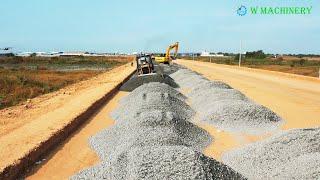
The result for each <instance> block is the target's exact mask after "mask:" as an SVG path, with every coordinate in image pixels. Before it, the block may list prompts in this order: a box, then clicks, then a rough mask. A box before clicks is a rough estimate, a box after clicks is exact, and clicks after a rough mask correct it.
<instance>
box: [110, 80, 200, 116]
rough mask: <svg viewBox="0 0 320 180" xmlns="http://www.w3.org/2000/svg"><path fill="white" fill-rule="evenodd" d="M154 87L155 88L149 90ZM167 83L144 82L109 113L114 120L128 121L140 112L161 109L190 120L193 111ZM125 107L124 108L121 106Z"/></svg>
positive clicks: (181, 96)
mask: <svg viewBox="0 0 320 180" xmlns="http://www.w3.org/2000/svg"><path fill="white" fill-rule="evenodd" d="M152 87H155V90H157V91H155V90H151V89H152ZM168 88H170V87H168V86H167V85H162V84H160V83H151V84H145V85H142V86H140V87H139V88H137V89H136V90H134V91H133V92H132V93H133V94H132V95H131V94H130V95H129V96H128V97H127V98H125V99H124V100H122V101H121V107H120V108H117V109H116V110H115V111H113V112H112V113H111V117H112V118H113V119H114V120H116V121H121V120H122V121H130V119H134V118H136V117H137V116H138V115H139V114H140V113H142V112H148V111H153V110H163V111H165V112H173V113H174V115H175V116H177V118H178V119H183V120H190V119H192V117H193V116H194V114H195V112H194V110H193V109H191V108H190V106H189V105H188V104H186V103H185V102H184V101H183V100H181V99H183V98H184V96H183V95H181V94H179V93H178V92H176V91H175V90H174V89H172V88H171V90H169V91H167V92H166V90H168ZM122 107H125V108H122Z"/></svg>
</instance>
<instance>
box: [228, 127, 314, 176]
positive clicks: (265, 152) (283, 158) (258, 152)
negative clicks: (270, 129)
mask: <svg viewBox="0 0 320 180" xmlns="http://www.w3.org/2000/svg"><path fill="white" fill-rule="evenodd" d="M222 160H223V162H224V163H226V164H227V165H229V166H231V167H232V168H234V169H235V170H237V171H238V172H240V173H242V174H243V175H245V176H246V177H248V178H249V179H257V180H258V179H320V128H315V129H295V130H289V131H286V132H282V133H278V134H276V135H274V136H272V137H271V138H268V139H266V140H263V141H260V142H257V143H253V144H250V145H247V146H245V147H243V148H239V149H235V150H232V151H230V152H227V153H226V154H224V155H223V157H222Z"/></svg>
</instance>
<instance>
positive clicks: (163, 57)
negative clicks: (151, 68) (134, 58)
mask: <svg viewBox="0 0 320 180" xmlns="http://www.w3.org/2000/svg"><path fill="white" fill-rule="evenodd" d="M172 49H174V55H173V56H171V55H170V51H171V50H172ZM178 50H179V42H176V43H174V44H172V45H170V46H169V47H168V48H167V51H166V54H163V55H159V56H155V57H154V59H155V61H156V62H158V63H164V64H170V62H171V60H172V59H176V58H177V55H178Z"/></svg>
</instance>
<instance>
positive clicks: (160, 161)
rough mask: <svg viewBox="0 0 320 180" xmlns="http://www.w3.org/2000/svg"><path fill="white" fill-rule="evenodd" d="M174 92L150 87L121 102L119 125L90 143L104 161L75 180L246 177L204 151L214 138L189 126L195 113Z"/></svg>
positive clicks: (117, 112) (160, 86) (159, 86)
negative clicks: (205, 154)
mask: <svg viewBox="0 0 320 180" xmlns="http://www.w3.org/2000/svg"><path fill="white" fill-rule="evenodd" d="M153 87H154V88H155V89H156V90H155V89H153ZM170 88H171V87H169V86H168V85H165V84H160V83H151V84H145V85H143V86H140V87H139V88H137V89H135V90H134V91H133V92H132V93H131V94H130V95H129V96H128V97H126V98H124V99H122V100H121V103H120V107H119V108H118V109H116V110H115V111H114V112H113V113H112V116H113V118H115V119H116V124H115V125H114V126H113V127H111V128H109V129H105V130H103V131H101V132H100V133H98V134H97V135H95V136H93V137H91V138H90V140H89V141H90V142H89V143H90V146H91V147H92V148H93V149H94V150H95V151H96V152H97V154H98V156H99V157H100V159H101V160H102V163H101V164H99V165H97V166H94V167H92V168H89V169H86V170H83V171H81V172H79V173H78V174H76V175H74V176H73V177H71V179H119V180H120V179H244V178H243V177H242V176H241V175H240V174H238V173H237V172H235V171H234V170H232V169H231V168H229V167H227V166H225V165H223V164H222V163H219V162H217V161H215V160H213V159H210V158H208V157H205V156H204V155H203V154H202V153H200V152H201V151H203V149H204V148H205V147H206V146H208V145H209V144H210V143H211V142H212V137H211V136H210V135H209V134H208V133H207V132H206V131H205V130H203V129H201V128H199V127H198V126H196V125H194V124H192V123H191V122H189V121H190V119H192V118H193V116H194V110H192V109H191V108H190V107H189V106H188V105H187V103H186V102H185V101H184V100H185V97H184V96H183V95H181V94H180V93H178V92H177V91H175V90H174V89H172V88H171V89H170ZM140 91H141V92H140Z"/></svg>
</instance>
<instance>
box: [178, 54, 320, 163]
mask: <svg viewBox="0 0 320 180" xmlns="http://www.w3.org/2000/svg"><path fill="white" fill-rule="evenodd" d="M176 62H177V63H178V64H182V65H184V66H186V67H188V68H190V69H192V70H194V71H197V72H199V73H201V74H203V75H204V76H205V77H207V78H209V79H212V80H221V81H223V82H226V83H228V84H229V85H231V86H232V87H233V88H235V89H238V90H240V91H241V92H243V93H244V94H245V95H246V96H247V97H249V98H250V99H253V100H254V101H256V102H257V103H259V104H262V105H264V106H266V107H268V108H270V109H271V110H273V111H274V112H276V113H278V114H279V115H280V116H281V117H283V118H284V119H285V120H286V123H285V124H284V125H283V127H282V129H292V128H309V127H319V126H320V79H317V78H312V77H304V76H299V75H291V74H285V73H279V72H272V71H266V70H259V69H250V68H239V67H234V66H228V65H218V64H213V63H206V62H195V61H190V60H177V61H176ZM200 126H201V127H203V128H204V129H206V130H207V131H209V132H210V134H211V135H213V136H215V138H216V141H215V142H214V144H212V145H211V146H209V147H208V148H207V149H206V150H205V153H206V154H207V155H209V156H212V157H215V158H217V159H219V158H220V156H221V154H222V153H223V152H225V151H227V150H229V149H232V148H235V147H239V146H243V145H244V144H247V143H250V142H253V141H257V140H260V139H263V138H265V137H268V136H270V135H263V136H260V137H259V136H248V135H246V134H230V133H226V132H222V131H218V130H217V129H215V128H214V127H212V126H209V125H207V124H200Z"/></svg>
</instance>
